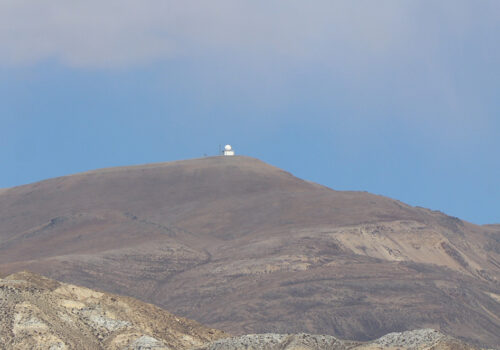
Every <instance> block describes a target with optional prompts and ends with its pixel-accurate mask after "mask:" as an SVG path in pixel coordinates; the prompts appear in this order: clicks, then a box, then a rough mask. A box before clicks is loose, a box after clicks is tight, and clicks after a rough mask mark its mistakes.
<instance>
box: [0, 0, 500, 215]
mask: <svg viewBox="0 0 500 350" xmlns="http://www.w3.org/2000/svg"><path fill="white" fill-rule="evenodd" d="M499 37H500V2H499V1H496V0H495V1H480V2H478V1H461V0H455V1H439V2H436V1H425V0H422V1H400V0H399V1H383V0H382V1H317V2H315V3H314V4H311V3H308V2H303V1H295V0H289V1H258V0H254V1H234V0H233V1H229V0H225V1H223V0H213V1H210V2H203V1H189V2H187V1H184V2H176V1H170V0H146V1H140V2H139V1H134V0H120V1H118V0H109V1H106V2H105V3H104V4H103V2H101V1H97V0H87V1H79V0H76V1H72V2H68V1H65V0H47V1H44V2H39V1H36V0H31V1H30V0H24V1H19V0H4V1H2V2H1V3H0V123H1V124H0V125H1V130H2V134H1V138H0V159H1V160H2V162H1V167H0V170H1V171H0V188H2V187H11V186H16V185H20V184H25V183H29V182H34V181H38V180H42V179H45V178H49V177H55V176H60V175H66V174H71V173H75V172H80V171H85V170H89V169H95V168H100V167H109V166H118V165H128V164H141V163H149V162H161V161H170V160H177V159H185V158H196V157H202V156H203V155H204V154H207V155H214V154H216V153H217V151H218V147H219V144H224V143H231V144H233V145H234V147H235V149H236V152H237V153H238V154H245V155H249V156H254V157H257V158H260V159H262V160H264V161H266V162H269V163H271V164H273V165H276V166H278V167H281V168H283V169H285V170H288V171H291V172H292V173H293V174H295V175H296V176H299V177H301V178H304V179H307V180H312V181H315V182H319V183H321V184H324V185H327V186H329V187H332V188H334V189H338V190H363V191H369V192H373V193H377V194H382V195H386V196H389V197H392V198H396V199H399V200H402V201H404V202H407V203H409V204H411V205H419V206H424V207H428V208H431V209H437V210H441V211H443V212H445V213H447V214H450V215H453V216H458V217H460V218H463V219H465V220H468V221H471V222H474V223H479V224H484V223H495V222H497V223H498V222H500V157H499V153H500V152H499V151H500V137H499V135H500V102H499V101H500V98H499V97H498V96H500V45H499V44H498V38H499Z"/></svg>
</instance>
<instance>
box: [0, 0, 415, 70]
mask: <svg viewBox="0 0 500 350" xmlns="http://www.w3.org/2000/svg"><path fill="white" fill-rule="evenodd" d="M409 4H410V3H409V2H401V1H376V2H375V1H356V2H353V1H316V2H313V3H310V2H304V1H296V0H289V1H258V0H257V1H256V0H254V1H234V0H232V1H230V0H212V1H171V0H143V1H137V0H106V1H99V0H86V1H81V0H74V1H67V0H45V1H38V0H2V1H1V2H0V62H2V63H3V64H30V63H36V62H38V61H41V60H45V59H55V60H58V61H60V62H62V63H64V64H66V65H69V66H76V67H116V66H118V67H123V66H130V65H141V64H145V63H148V62H153V61H157V60H165V59H169V58H172V57H179V56H191V55H205V54H207V53H208V54H212V53H214V52H216V53H219V54H224V53H227V54H232V53H235V54H241V55H251V56H253V57H254V58H256V59H259V58H261V57H262V56H266V55H278V56H282V57H284V58H287V59H298V60H301V59H313V60H314V59H324V58H325V56H327V57H329V58H331V59H335V58H336V57H338V58H342V57H343V55H342V52H341V50H348V51H350V52H352V53H355V52H357V53H359V54H360V55H380V54H384V55H385V54H387V52H388V51H390V49H391V47H393V46H394V45H397V44H398V42H400V40H401V38H402V37H403V36H404V35H405V33H407V32H408V30H409V29H411V25H408V23H406V22H407V21H408V20H411V16H412V13H411V10H412V7H413V6H411V5H409ZM337 50H338V51H337ZM255 56H257V57H255Z"/></svg>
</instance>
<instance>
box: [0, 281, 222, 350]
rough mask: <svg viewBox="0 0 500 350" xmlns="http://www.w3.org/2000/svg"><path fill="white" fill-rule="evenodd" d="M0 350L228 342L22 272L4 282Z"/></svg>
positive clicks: (148, 309) (157, 313)
mask: <svg viewBox="0 0 500 350" xmlns="http://www.w3.org/2000/svg"><path fill="white" fill-rule="evenodd" d="M0 306H1V307H0V344H1V346H0V348H2V349H51V350H54V349H89V350H98V349H116V350H118V349H191V348H192V347H195V346H200V345H202V344H204V343H206V342H208V341H211V340H215V339H218V338H221V337H224V336H226V335H225V334H224V333H223V332H221V331H218V330H215V329H210V328H207V327H204V326H202V325H200V324H198V323H197V322H194V321H190V320H187V319H184V318H181V317H176V316H174V315H172V314H170V313H169V312H167V311H164V310H162V309H159V308H157V307H155V306H153V305H150V304H146V303H143V302H139V301H137V300H134V299H132V298H128V297H121V296H117V295H112V294H107V293H101V292H97V291H94V290H91V289H88V288H83V287H78V286H75V285H71V284H65V283H59V282H56V281H54V280H51V279H48V278H44V277H41V276H38V275H35V274H32V273H28V272H21V273H17V274H14V275H11V276H8V277H7V278H5V279H2V280H0Z"/></svg>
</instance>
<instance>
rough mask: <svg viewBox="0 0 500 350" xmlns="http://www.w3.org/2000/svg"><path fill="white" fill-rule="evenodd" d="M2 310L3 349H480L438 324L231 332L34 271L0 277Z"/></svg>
mask: <svg viewBox="0 0 500 350" xmlns="http://www.w3.org/2000/svg"><path fill="white" fill-rule="evenodd" d="M0 316H1V317H0V349H5V350H15V349H20V350H21V349H23V350H24V349H50V350H58V349H59V350H63V349H75V350H82V349H92V350H99V349H116V350H118V349H123V350H151V349H155V350H168V349H178V350H182V349H193V350H195V349H196V350H243V349H245V350H252V349H253V350H265V349H268V350H285V349H286V350H306V349H310V350H348V349H360V350H361V349H394V348H398V349H412V350H417V349H434V350H440V349H449V350H451V349H457V350H458V349H463V350H473V349H475V348H474V347H472V346H470V345H468V344H465V343H462V342H460V341H458V340H456V339H453V338H451V337H448V336H445V335H443V334H441V333H439V332H437V331H434V330H432V329H421V330H415V331H409V332H404V333H392V334H387V335H385V336H383V337H382V338H380V339H376V340H374V341H371V342H365V343H362V342H355V341H345V340H339V339H336V338H334V337H332V336H327V335H311V334H272V333H268V334H250V335H245V336H240V337H229V335H227V334H225V333H223V332H221V331H219V330H215V329H210V328H207V327H204V326H202V325H200V324H198V323H197V322H194V321H190V320H187V319H184V318H181V317H177V316H174V315H172V314H170V313H168V312H167V311H164V310H162V309H159V308H157V307H155V306H152V305H150V304H146V303H143V302H140V301H137V300H134V299H132V298H129V297H122V296H118V295H113V294H107V293H102V292H98V291H95V290H91V289H88V288H83V287H79V286H76V285H71V284H66V283H60V282H57V281H54V280H51V279H48V278H45V277H42V276H39V275H36V274H33V273H29V272H20V273H16V274H13V275H10V276H8V277H6V278H5V279H1V280H0Z"/></svg>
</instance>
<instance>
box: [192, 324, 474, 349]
mask: <svg viewBox="0 0 500 350" xmlns="http://www.w3.org/2000/svg"><path fill="white" fill-rule="evenodd" d="M243 349H245V350H383V349H387V350H389V349H392V350H396V349H400V350H405V349H406V350H430V349H432V350H473V349H477V348H475V347H473V346H471V345H469V344H466V343H464V342H461V341H459V340H457V339H454V338H452V337H449V336H446V335H444V334H441V333H439V332H438V331H435V330H433V329H417V330H414V331H407V332H401V333H390V334H387V335H385V336H383V337H381V338H379V339H376V340H373V341H370V342H364V343H362V342H354V341H345V340H339V339H336V338H334V337H331V336H327V335H311V334H304V333H302V334H273V333H269V334H250V335H244V336H241V337H236V338H223V339H219V340H216V341H213V342H211V343H209V344H206V345H204V346H202V347H199V348H197V350H243Z"/></svg>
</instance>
